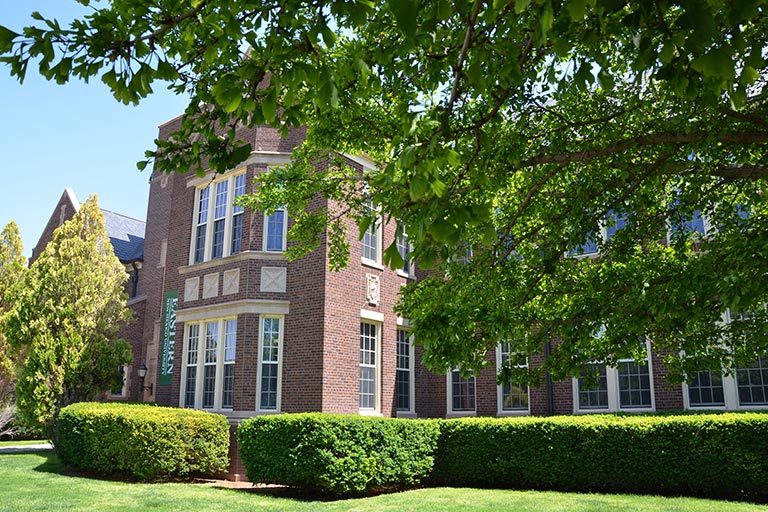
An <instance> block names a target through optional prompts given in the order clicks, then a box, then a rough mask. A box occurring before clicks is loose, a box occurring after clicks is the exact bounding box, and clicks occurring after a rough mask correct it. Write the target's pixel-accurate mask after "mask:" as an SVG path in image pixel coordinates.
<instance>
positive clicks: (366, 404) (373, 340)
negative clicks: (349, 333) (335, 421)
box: [360, 322, 378, 411]
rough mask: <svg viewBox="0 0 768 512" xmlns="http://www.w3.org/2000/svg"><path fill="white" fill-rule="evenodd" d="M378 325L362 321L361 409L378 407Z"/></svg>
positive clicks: (366, 409)
mask: <svg viewBox="0 0 768 512" xmlns="http://www.w3.org/2000/svg"><path fill="white" fill-rule="evenodd" d="M377 341H378V338H377V325H376V324H371V323H368V322H360V410H363V411H374V410H376V409H377V405H378V404H377V396H376V390H377V382H376V374H377V371H376V346H377Z"/></svg>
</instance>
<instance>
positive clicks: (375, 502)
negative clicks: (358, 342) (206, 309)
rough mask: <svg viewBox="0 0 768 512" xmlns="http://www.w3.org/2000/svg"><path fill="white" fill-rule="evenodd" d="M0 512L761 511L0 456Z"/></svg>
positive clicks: (41, 455)
mask: <svg viewBox="0 0 768 512" xmlns="http://www.w3.org/2000/svg"><path fill="white" fill-rule="evenodd" d="M0 475H1V477H0V511H2V512H5V511H26V510H30V511H31V510H78V511H81V510H83V511H89V510H92V511H102V510H129V511H130V510H135V511H142V512H146V511H147V510H151V509H161V510H163V511H166V510H201V511H202V510H205V511H208V510H211V511H217V510H221V511H239V510H248V511H251V510H265V511H266V510H269V511H276V510H291V511H293V510H297V511H305V510H306V511H310V510H311V511H321V512H322V511H350V510H358V511H361V512H362V511H365V512H370V511H374V512H375V511H393V512H394V511H404V510H428V511H429V512H440V511H464V510H467V509H471V510H489V511H490V510H492V511H499V510H503V511H532V512H554V511H569V512H570V511H575V512H608V511H610V512H613V511H648V512H651V511H676V512H682V511H692V512H742V511H743V512H746V511H762V512H768V506H763V505H761V506H758V505H752V504H748V503H729V502H720V501H709V500H697V499H691V498H660V497H655V496H650V497H648V496H629V495H604V494H566V493H557V492H532V491H524V492H520V491H498V490H479V489H448V488H437V489H418V490H413V491H408V492H403V493H397V494H388V495H382V496H376V497H373V498H364V499H358V500H343V501H333V502H322V501H308V500H298V499H293V498H285V497H275V496H273V495H272V494H271V493H270V491H265V490H251V489H222V488H214V487H209V486H204V485H200V484H184V483H168V484H133V483H123V482H112V481H105V480H95V479H89V478H81V477H72V476H66V475H63V474H62V466H61V464H60V463H59V460H58V459H57V458H56V456H55V455H54V454H53V452H36V453H24V454H0Z"/></svg>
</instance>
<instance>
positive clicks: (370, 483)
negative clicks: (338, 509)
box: [237, 413, 439, 496]
mask: <svg viewBox="0 0 768 512" xmlns="http://www.w3.org/2000/svg"><path fill="white" fill-rule="evenodd" d="M438 436H439V422H438V421H437V420H419V421H407V420H397V419H384V418H370V417H362V416H356V415H332V414H320V413H308V414H282V415H275V416H260V417H256V418H250V419H248V420H245V421H243V423H242V424H241V425H240V427H239V428H238V431H237V438H238V442H239V444H240V457H241V459H242V461H243V464H244V465H245V468H246V474H247V475H248V479H249V480H250V481H252V482H266V483H279V484H284V485H290V486H297V487H302V488H305V489H313V490H320V491H323V492H327V493H330V494H334V495H337V496H349V495H361V494H365V493H368V492H370V491H372V490H375V489H380V488H390V489H391V488H398V489H399V488H404V487H408V486H413V485H416V484H418V483H419V482H421V480H422V479H424V478H425V477H427V476H428V475H429V474H430V472H431V471H432V466H433V462H434V453H435V450H436V447H437V439H438Z"/></svg>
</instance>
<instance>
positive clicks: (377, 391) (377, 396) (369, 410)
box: [357, 317, 383, 416]
mask: <svg viewBox="0 0 768 512" xmlns="http://www.w3.org/2000/svg"><path fill="white" fill-rule="evenodd" d="M363 324H366V325H371V326H373V327H374V328H375V329H376V334H375V336H374V341H375V343H376V346H375V347H374V364H373V365H370V364H364V363H363V362H362V361H361V360H360V357H361V355H362V351H363V348H362V346H361V344H362V341H363V340H362V336H363V333H362V332H359V333H358V337H357V339H358V343H357V347H358V349H357V354H358V368H359V370H358V374H357V387H358V393H357V406H358V412H359V414H360V415H362V416H380V415H381V340H382V330H383V329H382V328H383V323H382V322H379V321H376V320H373V319H371V318H366V317H362V318H360V330H361V331H362V328H363ZM371 367H373V375H374V379H375V380H374V397H373V404H374V405H373V407H361V406H360V397H361V394H360V382H361V378H362V369H363V368H371Z"/></svg>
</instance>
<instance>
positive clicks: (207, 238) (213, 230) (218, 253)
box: [191, 173, 246, 263]
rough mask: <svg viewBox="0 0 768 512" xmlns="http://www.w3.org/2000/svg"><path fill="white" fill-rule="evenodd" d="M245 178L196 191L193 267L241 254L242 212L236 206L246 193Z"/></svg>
mask: <svg viewBox="0 0 768 512" xmlns="http://www.w3.org/2000/svg"><path fill="white" fill-rule="evenodd" d="M245 186H246V175H245V174H244V173H240V174H237V175H229V176H225V177H223V178H220V179H218V180H216V181H214V182H212V183H208V185H207V186H205V187H202V188H199V189H197V192H196V198H197V199H196V203H195V217H194V218H195V227H194V233H193V241H192V254H191V260H192V263H202V262H204V261H209V260H214V259H217V258H222V257H224V256H229V255H231V254H236V253H238V252H240V251H241V250H242V239H243V209H242V208H240V207H237V206H235V205H234V204H233V202H234V199H235V198H236V197H238V196H240V195H242V194H244V193H245Z"/></svg>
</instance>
